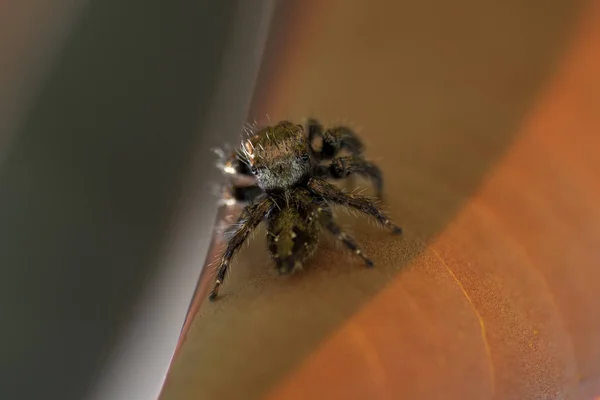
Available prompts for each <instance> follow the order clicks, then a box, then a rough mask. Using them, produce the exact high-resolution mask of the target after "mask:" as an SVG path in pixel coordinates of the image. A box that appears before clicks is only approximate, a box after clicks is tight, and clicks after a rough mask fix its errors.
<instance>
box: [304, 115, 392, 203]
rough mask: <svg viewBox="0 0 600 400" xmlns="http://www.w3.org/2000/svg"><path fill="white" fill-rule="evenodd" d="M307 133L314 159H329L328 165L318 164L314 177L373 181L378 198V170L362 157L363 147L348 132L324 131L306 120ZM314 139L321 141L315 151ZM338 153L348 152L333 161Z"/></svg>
mask: <svg viewBox="0 0 600 400" xmlns="http://www.w3.org/2000/svg"><path fill="white" fill-rule="evenodd" d="M307 130H308V140H309V143H310V145H311V150H312V151H313V153H314V154H315V155H316V157H317V158H318V159H319V160H320V161H321V160H332V161H331V163H330V164H329V165H319V166H318V167H317V170H316V173H315V176H317V177H321V178H329V179H344V178H347V177H348V176H350V175H353V174H358V175H362V176H363V177H365V178H367V179H369V180H370V181H371V182H373V185H374V186H375V190H376V195H377V197H379V198H381V197H382V193H383V176H382V174H381V171H380V169H379V168H378V167H377V166H376V165H375V164H373V163H372V162H369V161H367V160H365V158H364V156H363V149H364V145H363V143H362V141H361V140H360V139H359V138H358V136H357V135H356V133H355V132H354V131H353V130H352V129H350V128H348V127H345V126H337V127H334V128H331V129H327V130H325V131H324V130H323V126H322V125H321V123H320V122H318V121H317V120H315V119H309V120H308V123H307ZM317 137H321V140H322V142H323V143H322V146H321V149H320V151H316V150H315V149H314V147H313V145H314V140H315V139H316V138H317ZM342 150H346V151H348V152H349V153H350V156H348V157H339V158H336V156H337V154H338V153H339V152H341V151H342Z"/></svg>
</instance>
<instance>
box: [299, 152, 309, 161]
mask: <svg viewBox="0 0 600 400" xmlns="http://www.w3.org/2000/svg"><path fill="white" fill-rule="evenodd" d="M300 159H301V160H302V161H308V160H309V159H310V155H309V154H308V153H304V154H302V155H301V156H300Z"/></svg>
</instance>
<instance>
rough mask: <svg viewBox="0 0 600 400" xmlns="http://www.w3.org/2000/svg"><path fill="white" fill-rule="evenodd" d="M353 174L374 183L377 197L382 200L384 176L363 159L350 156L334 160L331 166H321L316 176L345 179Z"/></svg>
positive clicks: (377, 168) (373, 165) (374, 166)
mask: <svg viewBox="0 0 600 400" xmlns="http://www.w3.org/2000/svg"><path fill="white" fill-rule="evenodd" d="M352 174H358V175H362V176H364V177H365V178H367V179H370V180H371V181H373V184H374V185H375V191H376V196H377V197H379V198H381V197H382V191H383V176H382V174H381V170H380V169H379V167H377V166H376V165H375V164H373V163H371V162H369V161H367V160H365V159H364V158H362V157H356V156H349V157H339V158H334V159H333V160H332V161H331V164H329V165H319V166H318V167H317V172H316V174H315V175H316V176H317V177H322V178H333V179H343V178H346V177H348V176H350V175H352Z"/></svg>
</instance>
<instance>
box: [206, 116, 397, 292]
mask: <svg viewBox="0 0 600 400" xmlns="http://www.w3.org/2000/svg"><path fill="white" fill-rule="evenodd" d="M317 138H321V141H322V145H321V147H320V149H315V148H314V147H313V146H314V142H315V139H317ZM362 150H363V145H362V143H361V141H360V140H359V139H358V137H357V136H356V134H355V133H354V132H353V131H352V130H350V129H349V128H347V127H336V128H332V129H328V130H323V127H322V126H321V124H319V123H318V122H317V121H315V120H309V121H308V123H307V126H306V127H304V126H302V125H296V124H293V123H291V122H289V121H282V122H280V123H278V124H276V125H273V126H267V127H264V128H262V129H260V130H258V131H257V132H252V134H251V135H250V136H249V137H248V138H247V139H244V140H242V145H241V150H240V151H239V152H238V154H237V155H236V156H232V157H230V158H229V159H228V160H226V162H225V163H224V164H223V166H222V168H223V171H224V172H226V173H227V174H230V176H231V181H230V192H231V196H232V197H233V198H235V199H236V200H241V201H245V202H247V203H248V205H247V206H246V207H245V208H244V210H243V211H242V214H241V215H240V218H239V219H238V222H237V224H236V225H235V231H234V232H233V235H232V236H231V238H230V239H229V241H228V243H227V246H226V248H225V251H224V252H223V256H222V258H221V260H220V263H219V266H218V269H217V276H216V279H215V283H214V286H213V289H212V290H211V292H210V294H209V298H210V299H211V300H214V299H215V298H216V297H217V295H218V292H219V288H220V286H221V284H222V282H223V280H224V279H225V275H226V273H227V270H228V268H229V265H230V262H231V260H232V258H233V256H234V255H235V253H236V252H237V251H238V250H239V248H240V247H241V245H242V244H243V243H244V242H245V241H246V239H247V238H248V236H249V234H250V233H251V232H252V231H253V230H254V229H255V228H256V227H257V226H258V225H259V224H260V223H261V222H262V221H266V222H267V225H268V226H267V243H268V248H269V252H270V253H271V256H272V258H273V260H274V262H275V265H276V267H277V269H278V271H279V272H280V273H282V274H286V273H290V272H292V271H295V270H298V269H301V268H302V264H303V262H304V261H306V260H307V259H308V258H310V257H311V256H312V255H313V254H314V252H315V250H316V248H317V245H318V241H319V234H320V230H321V228H325V229H326V230H328V231H329V232H330V233H331V234H333V235H334V236H335V237H336V238H337V239H338V240H340V241H341V242H342V243H344V244H345V245H346V247H348V248H349V249H350V250H352V251H353V252H354V253H355V254H356V255H358V256H360V257H361V258H362V259H363V261H364V262H365V263H366V265H367V266H373V262H372V261H371V260H370V259H369V258H368V257H367V256H366V255H365V254H364V253H363V251H362V250H361V249H360V248H359V247H358V245H357V244H356V243H355V241H354V239H353V238H352V237H351V236H350V235H348V234H346V233H345V232H343V231H342V230H341V228H340V227H339V226H338V225H337V224H336V222H335V220H334V218H333V214H332V211H331V207H330V204H338V205H341V206H344V207H348V208H351V209H354V210H357V211H359V212H361V213H363V214H365V215H367V216H370V217H373V218H375V219H376V220H377V221H378V222H379V223H380V224H381V225H383V226H386V227H388V228H389V229H391V230H392V232H393V233H401V232H402V230H401V229H400V228H399V227H397V226H396V225H394V224H392V223H391V222H390V220H389V218H388V217H387V216H386V215H385V214H384V213H383V212H382V211H381V210H380V209H379V208H378V207H377V206H376V205H375V203H374V202H373V200H371V199H370V198H368V197H365V196H361V195H357V194H350V193H345V192H343V191H342V190H340V189H339V188H337V187H336V186H334V185H332V184H330V183H329V182H327V179H342V178H345V177H347V176H349V175H351V174H359V175H363V176H365V177H367V178H369V179H370V180H371V181H372V182H373V183H374V185H375V187H376V190H377V194H378V196H380V195H381V190H382V187H383V180H382V177H381V173H380V171H379V168H378V167H377V166H376V165H374V164H373V163H371V162H369V161H367V160H365V158H364V157H363V155H362ZM341 151H346V152H347V153H349V155H348V156H345V157H336V156H337V155H338V154H339V153H340V152H341ZM324 161H329V163H324Z"/></svg>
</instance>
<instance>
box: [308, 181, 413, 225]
mask: <svg viewBox="0 0 600 400" xmlns="http://www.w3.org/2000/svg"><path fill="white" fill-rule="evenodd" d="M308 188H309V189H310V190H311V191H312V192H313V193H314V194H315V195H317V196H319V197H321V198H322V199H323V200H325V201H329V202H332V203H336V204H339V205H342V206H346V207H351V208H353V209H355V210H357V211H360V212H361V213H363V214H365V215H369V216H371V217H373V218H375V219H376V220H377V221H379V222H380V223H381V224H382V225H383V226H386V227H388V228H389V229H391V231H392V232H393V233H402V228H400V227H399V226H396V225H394V224H393V223H392V222H391V221H390V219H389V217H388V216H387V215H385V214H384V213H383V211H381V210H380V209H379V207H377V206H376V205H375V203H374V202H373V200H371V199H369V198H368V197H365V196H360V195H357V194H352V193H345V192H343V191H341V190H340V189H338V188H337V187H335V186H334V185H332V184H331V183H328V182H326V181H324V180H322V179H315V178H313V179H311V180H310V181H309V183H308Z"/></svg>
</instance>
